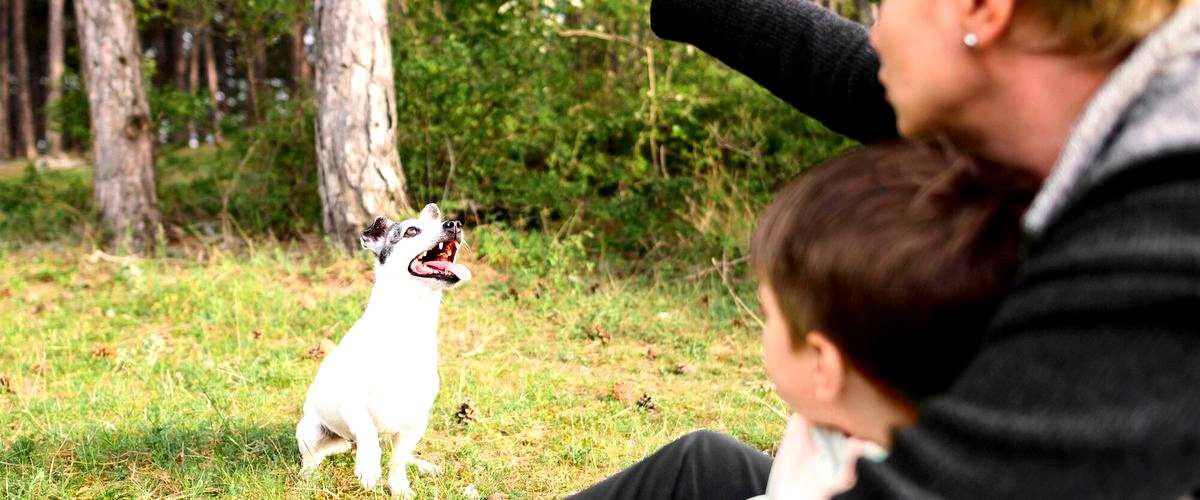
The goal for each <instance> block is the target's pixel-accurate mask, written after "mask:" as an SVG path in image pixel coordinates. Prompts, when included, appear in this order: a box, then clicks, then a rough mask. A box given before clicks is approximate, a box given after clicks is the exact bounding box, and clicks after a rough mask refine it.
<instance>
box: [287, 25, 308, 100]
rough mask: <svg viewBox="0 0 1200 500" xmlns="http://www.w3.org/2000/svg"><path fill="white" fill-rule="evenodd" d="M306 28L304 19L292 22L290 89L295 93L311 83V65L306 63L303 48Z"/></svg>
mask: <svg viewBox="0 0 1200 500" xmlns="http://www.w3.org/2000/svg"><path fill="white" fill-rule="evenodd" d="M307 28H308V26H307V24H305V23H304V21H296V22H295V23H293V24H292V33H291V48H292V89H293V90H294V91H295V93H297V94H299V93H300V92H301V91H303V90H304V89H306V88H308V87H309V86H310V85H311V84H312V66H310V65H309V64H308V53H307V51H305V50H304V32H305V30H307Z"/></svg>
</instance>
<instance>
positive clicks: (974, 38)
mask: <svg viewBox="0 0 1200 500" xmlns="http://www.w3.org/2000/svg"><path fill="white" fill-rule="evenodd" d="M963 45H966V46H967V47H970V48H972V49H973V48H975V46H976V45H979V36H978V35H976V34H974V33H967V34H966V35H963Z"/></svg>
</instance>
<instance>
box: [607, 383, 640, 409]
mask: <svg viewBox="0 0 1200 500" xmlns="http://www.w3.org/2000/svg"><path fill="white" fill-rule="evenodd" d="M612 397H613V399H615V400H617V401H620V402H621V403H623V404H629V403H632V402H633V400H634V399H635V398H636V397H637V396H635V395H634V392H633V388H632V387H629V384H626V383H625V382H617V383H615V384H613V386H612Z"/></svg>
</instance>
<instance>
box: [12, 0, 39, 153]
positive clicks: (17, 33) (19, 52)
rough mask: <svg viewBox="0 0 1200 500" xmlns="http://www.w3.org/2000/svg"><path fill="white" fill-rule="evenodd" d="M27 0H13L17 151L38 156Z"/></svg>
mask: <svg viewBox="0 0 1200 500" xmlns="http://www.w3.org/2000/svg"><path fill="white" fill-rule="evenodd" d="M25 14H26V12H25V0H12V43H13V45H12V51H13V81H14V83H16V85H17V153H19V154H21V155H23V156H25V157H26V158H31V159H32V158H36V157H37V134H36V133H35V132H34V130H33V94H32V92H31V89H30V83H31V81H30V79H29V50H28V48H27V46H26V44H25Z"/></svg>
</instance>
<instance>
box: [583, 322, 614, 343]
mask: <svg viewBox="0 0 1200 500" xmlns="http://www.w3.org/2000/svg"><path fill="white" fill-rule="evenodd" d="M587 338H588V340H599V341H600V343H601V344H607V343H609V341H611V340H612V334H610V333H608V330H605V329H604V325H601V324H600V323H596V324H594V325H592V328H591V329H589V330H588V332H587Z"/></svg>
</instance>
